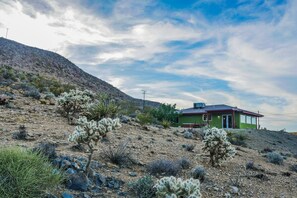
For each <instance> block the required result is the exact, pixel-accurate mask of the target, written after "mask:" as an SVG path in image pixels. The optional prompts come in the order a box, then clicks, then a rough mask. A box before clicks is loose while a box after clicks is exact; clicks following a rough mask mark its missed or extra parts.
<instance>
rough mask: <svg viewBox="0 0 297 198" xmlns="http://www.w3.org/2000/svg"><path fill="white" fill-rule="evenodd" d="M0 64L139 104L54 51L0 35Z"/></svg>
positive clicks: (138, 101) (152, 104) (148, 103)
mask: <svg viewBox="0 0 297 198" xmlns="http://www.w3.org/2000/svg"><path fill="white" fill-rule="evenodd" d="M1 65H7V66H10V67H12V68H14V69H18V70H23V71H26V72H32V73H39V74H42V75H45V76H49V77H56V78H57V79H58V80H60V81H62V82H65V83H72V84H75V85H77V86H79V87H81V88H85V89H89V90H92V91H94V92H104V93H107V94H110V95H111V96H112V97H114V98H117V99H120V100H127V101H132V102H135V103H137V104H141V100H140V99H135V98H133V97H131V96H129V95H127V94H126V93H124V92H122V91H121V90H119V89H118V88H116V87H114V86H112V85H111V84H109V83H107V82H105V81H103V80H101V79H99V78H97V77H95V76H93V75H91V74H89V73H87V72H85V71H83V70H82V69H81V68H79V67H78V66H76V65H75V64H74V63H72V62H71V61H70V60H68V59H67V58H65V57H63V56H61V55H59V54H58V53H55V52H51V51H48V50H44V49H40V48H37V47H31V46H28V45H24V44H21V43H19V42H16V41H13V40H9V39H6V38H3V37H0V66H1ZM146 104H147V105H150V106H157V105H158V104H159V103H157V102H151V101H148V102H146Z"/></svg>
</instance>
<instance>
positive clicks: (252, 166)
mask: <svg viewBox="0 0 297 198" xmlns="http://www.w3.org/2000/svg"><path fill="white" fill-rule="evenodd" d="M245 169H246V170H254V169H255V164H254V162H253V161H248V162H247V163H246V164H245Z"/></svg>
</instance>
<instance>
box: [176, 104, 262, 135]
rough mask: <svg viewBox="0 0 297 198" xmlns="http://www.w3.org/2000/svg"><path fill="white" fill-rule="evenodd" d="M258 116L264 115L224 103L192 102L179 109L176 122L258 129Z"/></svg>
mask: <svg viewBox="0 0 297 198" xmlns="http://www.w3.org/2000/svg"><path fill="white" fill-rule="evenodd" d="M260 117H264V116H263V115H261V114H259V113H254V112H251V111H247V110H244V109H240V108H237V107H232V106H229V105H225V104H219V105H206V104H205V103H194V105H193V107H192V108H188V109H182V110H180V111H179V117H178V124H179V125H180V126H183V127H203V126H210V127H217V128H226V129H228V128H233V129H258V128H259V118H260Z"/></svg>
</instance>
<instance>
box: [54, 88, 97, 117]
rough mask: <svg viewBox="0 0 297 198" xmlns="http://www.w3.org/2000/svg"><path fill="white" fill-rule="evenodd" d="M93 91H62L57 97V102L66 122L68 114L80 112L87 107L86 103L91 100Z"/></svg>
mask: <svg viewBox="0 0 297 198" xmlns="http://www.w3.org/2000/svg"><path fill="white" fill-rule="evenodd" d="M92 95H93V93H92V92H90V91H88V90H85V91H80V90H78V89H76V90H74V89H72V90H70V91H69V92H64V93H62V94H61V96H60V97H59V98H58V104H59V106H60V109H61V113H62V115H64V116H66V117H67V119H68V122H70V115H75V114H77V113H80V112H81V111H83V110H84V109H86V108H87V104H88V103H89V102H90V101H91V97H92Z"/></svg>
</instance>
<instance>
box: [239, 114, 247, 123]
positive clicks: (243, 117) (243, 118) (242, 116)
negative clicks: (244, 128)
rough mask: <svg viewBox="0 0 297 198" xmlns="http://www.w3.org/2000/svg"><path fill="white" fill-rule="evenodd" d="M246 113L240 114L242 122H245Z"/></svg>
mask: <svg viewBox="0 0 297 198" xmlns="http://www.w3.org/2000/svg"><path fill="white" fill-rule="evenodd" d="M245 117H246V116H245V115H240V123H245Z"/></svg>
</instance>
